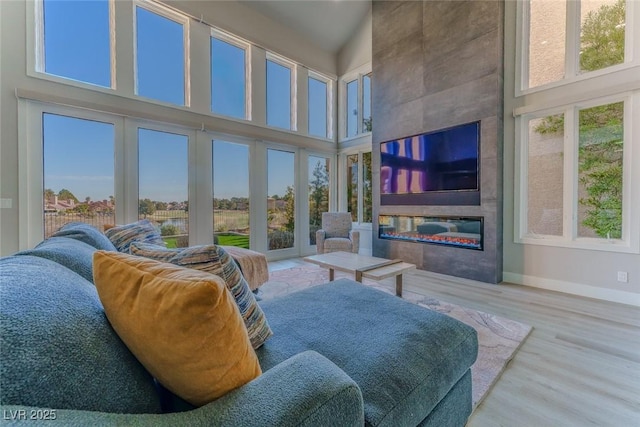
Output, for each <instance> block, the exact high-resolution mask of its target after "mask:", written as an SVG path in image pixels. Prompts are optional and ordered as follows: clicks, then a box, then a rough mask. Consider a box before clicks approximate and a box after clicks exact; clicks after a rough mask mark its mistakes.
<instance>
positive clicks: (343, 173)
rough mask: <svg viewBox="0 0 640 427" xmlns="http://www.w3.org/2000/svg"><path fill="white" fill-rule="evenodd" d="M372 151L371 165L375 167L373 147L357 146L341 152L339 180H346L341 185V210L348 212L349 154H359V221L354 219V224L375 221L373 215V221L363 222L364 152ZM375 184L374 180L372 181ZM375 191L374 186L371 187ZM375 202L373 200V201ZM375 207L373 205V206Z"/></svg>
mask: <svg viewBox="0 0 640 427" xmlns="http://www.w3.org/2000/svg"><path fill="white" fill-rule="evenodd" d="M364 153H371V167H372V169H373V150H371V148H362V147H361V148H357V149H350V150H345V151H343V152H341V153H340V162H339V163H340V164H339V167H340V170H339V181H340V182H344V183H345V185H342V186H341V190H342V194H340V210H341V211H344V212H348V210H347V208H348V206H349V201H348V200H347V184H348V182H347V156H352V155H354V154H357V155H358V172H357V173H358V183H357V191H358V212H357V216H356V217H357V221H352V222H353V224H354V225H363V224H364V225H371V224H372V223H373V217H372V218H371V221H372V222H363V218H364V162H363V154H364ZM372 172H373V170H372ZM372 181H373V177H372ZM372 184H373V182H372ZM371 190H372V191H373V188H372V189H371ZM372 203H373V201H372ZM372 209H373V206H372Z"/></svg>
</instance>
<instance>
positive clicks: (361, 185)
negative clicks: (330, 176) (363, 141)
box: [340, 149, 373, 225]
mask: <svg viewBox="0 0 640 427" xmlns="http://www.w3.org/2000/svg"><path fill="white" fill-rule="evenodd" d="M372 156H373V152H372V150H370V149H355V150H347V151H345V152H343V153H341V155H340V179H341V181H342V182H344V185H341V187H342V189H343V190H344V191H343V193H342V195H341V197H340V202H341V203H340V206H341V210H342V211H345V212H352V211H351V210H349V208H350V202H349V200H348V199H349V194H350V191H349V189H348V188H347V187H348V186H349V185H352V184H353V179H352V178H355V182H356V187H355V188H354V189H353V191H354V192H356V193H357V196H356V205H357V207H356V210H357V212H352V219H353V220H354V221H352V222H353V223H354V224H368V225H369V224H372V223H373V188H372V162H373V157H372ZM349 158H352V159H354V161H353V163H357V168H356V176H355V177H353V176H352V175H350V174H349V171H348V169H349V167H350V166H351V163H350V160H349ZM350 179H351V180H350Z"/></svg>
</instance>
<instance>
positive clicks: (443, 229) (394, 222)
mask: <svg viewBox="0 0 640 427" xmlns="http://www.w3.org/2000/svg"><path fill="white" fill-rule="evenodd" d="M378 223H379V227H378V237H379V238H380V239H390V240H401V241H403V242H415V243H432V244H436V245H446V246H455V247H458V248H465V249H475V250H483V245H482V238H483V234H484V227H483V226H484V224H483V218H482V217H453V216H409V215H380V216H379V217H378Z"/></svg>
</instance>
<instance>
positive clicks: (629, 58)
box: [515, 0, 640, 96]
mask: <svg viewBox="0 0 640 427" xmlns="http://www.w3.org/2000/svg"><path fill="white" fill-rule="evenodd" d="M531 1H532V0H519V1H518V2H517V3H516V13H517V17H518V18H517V21H516V34H517V37H516V40H517V44H518V47H519V49H516V88H515V94H516V96H521V95H524V94H528V93H535V92H539V91H543V90H545V89H551V88H555V87H560V86H563V85H566V84H569V83H575V82H581V81H584V80H589V79H592V78H594V77H599V76H606V75H607V74H610V73H613V72H616V71H619V70H624V69H627V68H630V67H634V66H637V65H638V62H639V59H640V41H635V40H634V34H635V37H637V33H638V31H640V29H638V27H637V23H638V15H639V11H638V9H640V5H637V4H635V5H634V3H635V1H634V0H625V1H626V3H625V7H626V20H625V41H624V56H625V59H624V62H622V63H619V64H616V65H612V66H609V67H606V68H601V69H598V70H594V71H588V72H581V71H580V63H579V62H580V33H581V20H580V0H566V14H565V20H564V21H565V43H564V56H565V58H564V77H563V78H560V79H558V80H555V81H551V82H549V83H545V84H541V85H539V86H533V87H529V42H530V25H529V20H530V10H531Z"/></svg>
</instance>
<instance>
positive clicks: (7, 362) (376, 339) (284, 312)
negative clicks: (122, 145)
mask: <svg viewBox="0 0 640 427" xmlns="http://www.w3.org/2000/svg"><path fill="white" fill-rule="evenodd" d="M96 249H103V250H115V248H114V247H113V246H112V245H111V243H110V242H109V240H108V239H106V237H105V236H104V235H103V234H101V233H100V232H98V231H97V230H96V229H93V228H92V227H89V226H85V225H77V226H73V227H67V228H66V229H65V230H63V231H61V232H58V233H57V235H56V236H55V237H52V238H50V239H48V240H45V241H44V242H42V243H41V244H40V245H38V246H37V247H36V248H34V249H32V250H28V251H23V252H20V253H17V254H15V255H13V256H9V257H5V258H1V259H0V339H1V342H0V349H1V351H0V399H1V400H0V404H1V409H2V413H3V422H4V423H8V424H12V423H15V424H21V423H27V422H28V424H29V425H36V424H37V423H36V422H38V421H39V422H40V423H41V424H43V425H52V424H54V423H57V424H60V425H65V426H70V425H79V426H87V425H149V426H159V425H167V426H169V425H171V426H177V425H184V426H200V425H202V426H204V425H220V426H244V425H246V426H285V425H286V426H294V425H302V426H322V425H326V426H356V425H372V426H405V425H429V426H462V425H464V424H465V423H466V421H467V418H468V417H469V415H470V414H471V409H472V407H471V371H470V366H471V365H472V364H473V363H474V361H475V359H476V356H477V349H478V343H477V336H476V332H475V330H474V329H473V328H471V327H468V326H466V325H464V324H462V323H461V322H458V321H457V320H454V319H452V318H449V317H447V316H444V315H442V314H439V313H436V312H433V311H430V310H426V309H424V308H422V307H418V306H417V305H414V304H411V303H409V302H406V301H404V300H402V299H400V298H397V297H394V296H392V295H388V294H385V293H383V292H380V291H377V290H374V289H371V288H368V287H366V286H363V285H361V284H359V283H356V282H354V281H351V280H338V281H335V282H331V283H328V284H324V285H319V286H315V287H312V288H309V289H307V290H304V291H300V292H296V293H292V294H289V295H286V296H284V297H281V298H277V299H274V300H270V301H263V302H261V303H260V305H261V307H262V309H263V310H264V312H265V314H266V316H267V320H268V321H269V324H270V326H271V328H272V330H273V332H274V335H273V337H271V338H270V339H269V340H268V341H267V342H266V343H265V344H264V345H263V346H262V347H261V348H259V349H258V350H257V351H256V352H257V355H258V358H259V360H260V365H261V367H262V370H263V374H262V375H261V376H259V377H258V378H257V379H255V380H253V381H251V382H249V383H248V384H246V385H244V386H242V387H240V388H237V389H235V390H234V391H232V392H230V393H228V394H227V395H225V396H223V397H221V398H219V399H217V400H215V401H213V402H211V403H209V404H207V405H205V406H202V407H200V408H193V407H191V406H189V405H188V404H187V403H185V402H183V401H181V400H180V399H179V398H177V397H176V396H173V395H171V393H169V392H168V391H166V390H165V389H163V387H162V386H161V385H159V384H157V382H156V381H155V380H154V379H153V378H152V377H151V375H150V374H149V373H148V372H147V371H146V370H145V369H144V367H143V366H142V365H141V364H140V363H139V362H138V361H137V360H136V358H135V357H134V356H133V355H132V354H131V352H129V350H128V349H127V347H126V346H125V345H124V344H123V342H122V341H121V340H120V339H119V337H118V336H117V334H116V333H115V332H114V330H113V329H112V328H111V326H110V324H109V322H108V320H107V319H106V317H105V315H104V311H103V309H102V305H101V303H100V299H99V298H98V294H97V292H96V289H95V287H94V286H93V283H92V274H91V272H92V253H93V252H94V251H95V250H96Z"/></svg>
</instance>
